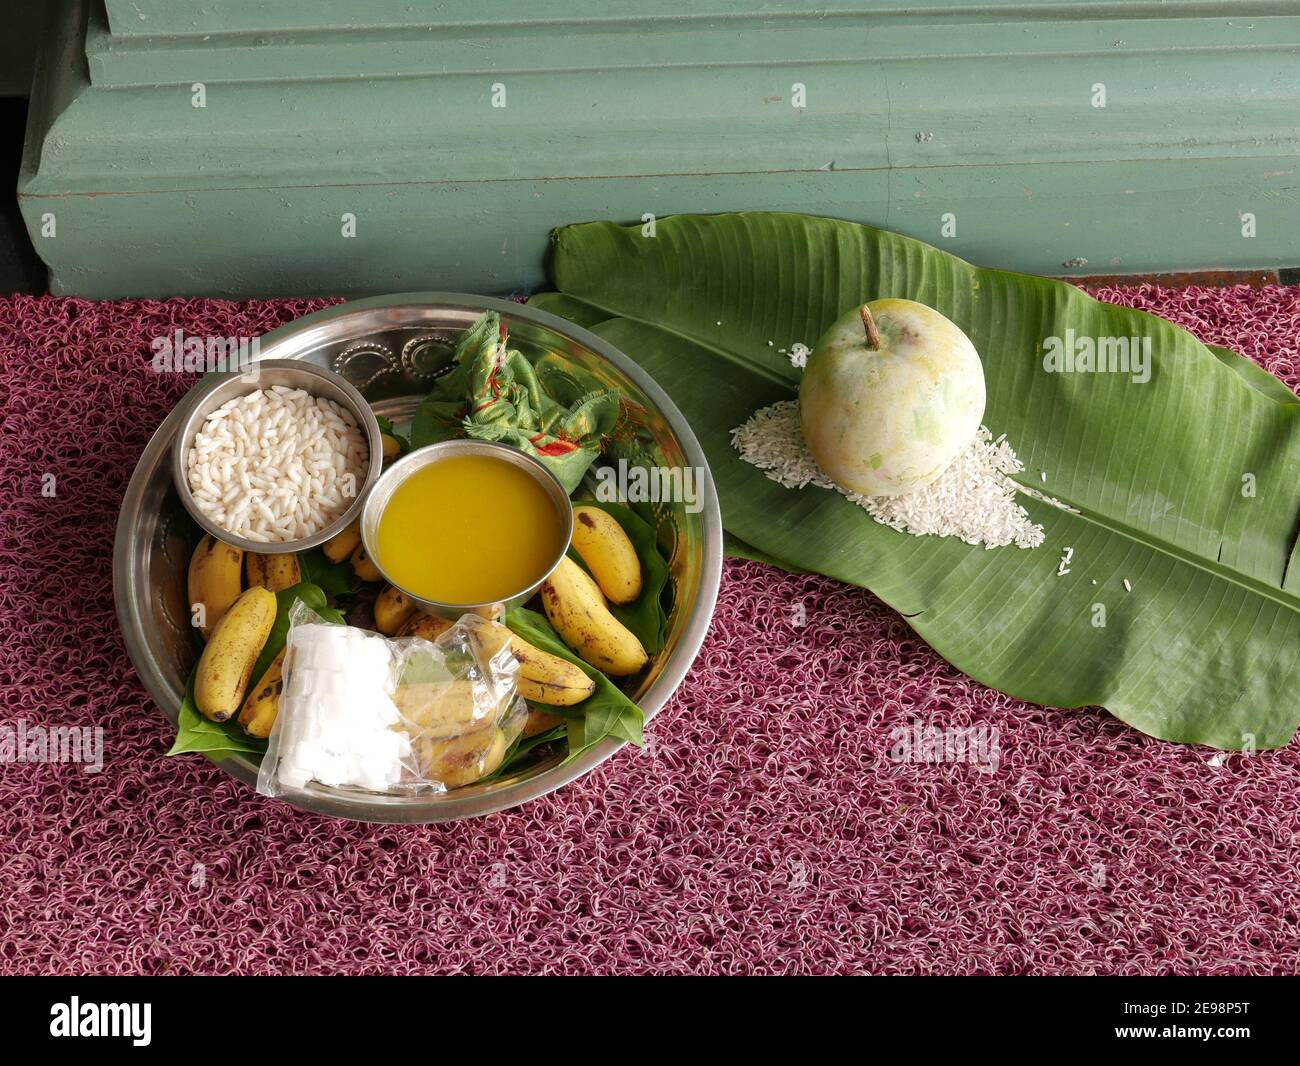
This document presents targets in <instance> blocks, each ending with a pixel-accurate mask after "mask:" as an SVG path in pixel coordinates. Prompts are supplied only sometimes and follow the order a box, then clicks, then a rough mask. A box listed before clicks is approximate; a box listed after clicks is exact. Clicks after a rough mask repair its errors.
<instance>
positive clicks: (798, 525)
mask: <svg viewBox="0 0 1300 1066" xmlns="http://www.w3.org/2000/svg"><path fill="white" fill-rule="evenodd" d="M553 252H554V255H553V257H552V260H551V270H552V277H553V280H554V283H555V286H556V288H557V289H559V290H560V295H559V296H558V297H548V296H545V295H543V296H540V297H535V298H534V301H533V302H534V303H535V304H536V305H537V306H540V307H542V308H543V309H547V310H554V311H555V312H556V313H559V314H570V315H572V314H573V309H574V308H575V307H577V306H581V307H583V308H584V309H585V311H584V313H583V315H581V316H575V317H581V319H582V320H583V321H586V322H588V323H592V324H594V325H593V328H594V329H595V331H596V332H597V333H599V334H600V335H602V336H603V337H605V338H606V339H607V340H609V341H610V342H611V343H613V344H614V345H616V346H617V347H619V348H620V349H622V350H623V351H624V352H626V353H627V354H628V355H629V356H630V357H631V358H632V359H634V360H636V361H637V362H638V363H640V364H641V366H642V367H644V368H645V369H646V370H647V371H648V372H649V373H650V374H651V375H652V376H653V377H654V378H655V379H656V380H657V381H658V382H659V384H660V385H661V386H662V387H663V388H664V389H665V390H666V391H667V392H668V393H669V395H670V396H671V397H672V399H673V400H674V402H675V403H676V404H677V406H678V407H679V408H680V409H681V410H682V412H683V413H684V415H685V416H686V418H687V419H688V420H689V422H690V423H691V426H692V427H693V428H694V430H695V433H696V435H697V436H698V437H699V439H700V442H701V444H702V445H703V447H704V450H705V453H706V454H707V456H708V460H709V463H710V465H711V467H712V470H713V476H714V478H715V479H716V481H717V486H718V492H719V497H720V501H721V505H722V517H723V522H724V524H725V526H726V528H727V529H728V530H729V531H730V532H731V533H732V534H733V535H734V536H735V537H737V538H739V540H740V541H742V542H744V543H745V544H747V545H750V546H752V547H753V548H754V549H756V550H757V551H759V552H762V553H764V554H765V555H767V556H768V557H770V558H771V559H774V560H781V561H782V562H784V563H785V564H786V565H789V566H797V567H802V568H806V569H808V570H814V571H818V572H820V573H823V574H827V575H830V576H832V577H835V578H838V579H841V580H844V581H848V582H852V583H854V584H857V585H862V586H864V587H866V588H869V589H871V590H872V591H873V592H874V593H875V594H876V595H878V596H879V597H880V598H881V599H883V600H885V601H886V602H887V603H889V604H890V605H891V606H893V607H894V608H895V609H896V610H898V611H899V612H900V613H902V614H903V615H904V616H905V617H906V619H907V621H908V623H909V624H910V625H911V626H912V627H913V628H914V629H915V630H916V631H917V633H919V634H920V635H921V637H923V638H924V639H925V640H926V641H928V642H929V643H930V644H931V645H932V646H933V647H934V648H935V649H936V650H937V651H938V652H939V654H941V655H942V656H943V657H944V658H946V659H948V660H949V661H950V662H951V663H953V664H954V665H955V666H957V667H958V668H959V669H961V670H964V671H965V672H966V673H968V674H970V675H971V676H972V677H974V678H976V679H977V680H979V681H981V682H983V683H985V684H988V685H990V686H992V687H994V688H998V689H1001V690H1003V691H1005V692H1008V693H1010V694H1012V695H1014V696H1018V697H1021V698H1023V699H1026V700H1031V701H1034V702H1037V703H1043V704H1050V705H1057V706H1065V707H1075V706H1086V705H1101V706H1103V707H1106V708H1108V709H1109V710H1110V711H1111V712H1112V713H1114V714H1115V715H1116V716H1118V717H1119V718H1121V719H1123V720H1124V721H1125V722H1128V723H1130V724H1131V725H1133V726H1135V727H1136V728H1138V729H1140V730H1142V731H1143V732H1146V733H1149V734H1152V735H1154V736H1157V737H1161V738H1164V739H1167V740H1174V741H1184V742H1199V743H1204V744H1209V745H1213V746H1215V747H1220V748H1226V749H1241V748H1249V747H1251V746H1257V747H1261V748H1265V747H1278V746H1280V745H1283V744H1285V743H1287V741H1288V740H1289V739H1290V738H1291V736H1292V735H1293V734H1294V732H1295V730H1296V726H1297V722H1300V701H1298V700H1296V698H1295V692H1296V690H1297V686H1300V561H1297V560H1298V559H1300V547H1296V526H1297V517H1298V516H1300V477H1297V476H1296V472H1297V470H1300V401H1298V400H1297V398H1296V397H1295V396H1294V395H1292V394H1291V392H1290V391H1289V390H1288V389H1287V388H1286V387H1285V386H1284V385H1283V384H1282V383H1281V382H1279V381H1277V380H1276V379H1274V378H1272V377H1270V376H1269V375H1268V374H1266V373H1264V372H1263V371H1262V370H1260V369H1259V368H1258V367H1256V366H1254V365H1253V364H1251V363H1249V362H1248V361H1247V360H1244V359H1242V358H1241V357H1240V356H1237V355H1234V354H1232V353H1230V352H1227V351H1225V350H1223V349H1211V348H1209V347H1207V346H1206V345H1204V344H1202V343H1201V342H1199V341H1198V340H1196V338H1195V337H1193V336H1192V335H1191V334H1189V333H1187V332H1186V331H1184V330H1182V329H1179V328H1178V327H1176V326H1174V325H1173V324H1172V323H1170V322H1167V321H1165V320H1163V319H1160V318H1158V317H1155V316H1153V315H1150V314H1147V313H1144V312H1141V311H1136V310H1132V309H1129V308H1124V307H1118V306H1114V305H1110V304H1104V303H1100V302H1098V301H1096V300H1094V299H1092V298H1091V297H1089V296H1087V295H1086V294H1085V293H1083V292H1081V291H1080V290H1078V289H1076V288H1074V287H1073V286H1071V285H1068V284H1065V283H1063V282H1058V281H1051V280H1048V279H1046V278H1037V277H1029V276H1026V275H1023V274H1013V273H1008V272H1005V271H998V270H989V269H981V268H977V267H974V266H971V265H970V264H968V263H966V262H963V261H962V260H960V259H957V258H955V257H954V256H951V255H948V254H947V253H945V252H942V251H939V250H937V249H935V248H931V247H929V246H928V245H925V244H922V243H921V242H919V241H915V240H911V239H908V238H905V237H901V236H898V235H897V234H893V233H887V232H884V231H882V230H877V229H873V228H871V227H869V226H862V225H856V224H853V223H848V222H840V221H836V220H832V219H822V218H812V217H808V216H802V215H789V214H768V213H747V214H731V215H717V216H707V217H706V216H678V217H675V218H668V219H660V220H659V221H658V223H657V224H656V235H655V237H654V238H653V239H649V238H645V237H642V236H641V233H640V227H639V226H627V227H625V226H617V225H614V224H612V223H591V224H587V225H580V226H570V227H565V228H563V229H560V230H557V231H556V232H555V234H554V236H553ZM890 296H892V297H902V298H907V299H912V300H918V301H920V302H921V303H924V304H928V305H930V306H931V307H934V308H937V309H938V310H939V311H941V312H942V313H943V314H945V315H947V316H948V317H949V318H950V319H952V320H953V321H954V322H956V324H957V325H958V326H960V327H961V328H962V329H963V330H964V331H965V332H966V333H967V335H968V336H969V337H970V338H971V340H972V341H973V342H974V344H975V347H976V348H977V349H978V350H979V352H980V354H981V356H982V358H983V361H984V372H985V379H986V382H987V386H988V406H987V410H986V413H985V418H984V421H985V424H986V425H988V427H989V428H990V429H991V430H992V432H993V434H994V436H997V435H998V434H1000V433H1006V434H1007V436H1008V439H1009V440H1010V442H1011V444H1012V446H1013V447H1014V448H1015V449H1016V451H1017V452H1018V453H1019V455H1020V457H1021V459H1022V460H1023V461H1024V463H1025V466H1026V470H1025V473H1024V474H1023V475H1021V481H1022V484H1025V485H1027V486H1029V487H1031V488H1034V489H1039V490H1041V491H1043V492H1045V493H1048V494H1050V495H1051V496H1053V497H1056V498H1057V499H1059V500H1061V501H1063V502H1064V503H1065V504H1067V505H1068V506H1069V507H1071V508H1074V509H1075V510H1076V511H1077V512H1078V513H1071V512H1069V511H1066V510H1061V509H1059V508H1056V507H1053V506H1051V505H1049V504H1047V503H1043V502H1040V501H1039V500H1036V499H1030V498H1028V497H1024V498H1023V502H1024V504H1025V507H1026V508H1027V509H1028V510H1029V512H1030V514H1031V516H1032V517H1033V519H1034V520H1035V521H1038V522H1041V523H1042V524H1043V526H1044V530H1045V533H1046V543H1045V544H1044V545H1043V546H1042V547H1039V548H1036V549H1033V550H1028V551H1027V550H1022V549H1018V548H1014V547H1007V548H999V549H994V550H991V551H990V550H987V549H985V548H982V547H972V546H969V545H966V544H964V543H962V542H960V541H958V540H955V539H952V538H936V537H912V536H908V535H906V534H903V533H899V532H896V531H894V530H892V529H889V528H887V527H885V526H882V525H880V524H878V523H876V522H874V521H872V519H871V518H870V517H869V516H868V515H867V514H866V513H865V512H864V511H862V509H861V508H858V507H856V506H854V505H853V504H851V503H849V502H848V501H847V500H845V499H843V498H842V497H840V496H839V495H838V494H837V493H834V492H830V491H828V490H824V489H818V488H805V489H802V490H789V489H784V488H781V487H780V486H779V485H777V484H776V483H775V482H773V481H771V480H769V479H768V478H767V477H765V476H764V474H763V472H762V471H760V470H757V469H756V468H754V467H752V466H750V465H748V464H746V463H744V462H742V461H741V460H740V458H739V457H738V455H737V454H736V452H735V451H734V450H733V448H732V446H731V442H730V432H731V430H732V428H733V427H735V426H738V425H740V424H742V423H743V422H744V421H745V420H746V419H747V418H748V417H749V416H750V415H751V414H752V413H753V412H754V411H756V410H757V409H759V408H760V407H764V406H766V405H768V404H771V403H774V402H777V401H779V400H788V399H791V398H793V397H794V396H795V394H796V390H797V387H798V377H799V372H798V371H797V370H796V369H795V368H794V367H792V366H791V365H790V363H789V361H788V358H787V357H786V356H785V355H782V354H781V352H780V349H781V348H788V347H790V346H791V345H792V344H793V343H794V342H802V343H804V344H807V345H809V346H812V345H814V344H815V343H816V341H817V339H818V337H819V336H820V335H821V333H822V332H823V331H824V330H825V329H826V327H827V326H828V325H829V324H830V323H831V322H833V321H834V320H835V319H836V318H837V317H838V316H839V315H840V314H842V313H843V312H844V311H845V310H846V309H847V308H850V307H852V306H853V305H855V304H857V303H861V302H864V301H867V300H873V299H878V298H882V297H890ZM1067 331H1072V332H1067ZM1071 337H1074V338H1079V337H1087V338H1091V339H1092V342H1093V343H1094V344H1095V343H1096V342H1097V341H1098V340H1101V341H1104V342H1106V343H1107V344H1111V345H1113V344H1115V343H1117V342H1118V340H1119V339H1121V338H1122V339H1124V340H1125V345H1126V348H1127V347H1128V346H1129V345H1131V346H1132V347H1131V348H1129V351H1130V352H1131V353H1132V354H1133V355H1136V356H1138V357H1139V358H1141V355H1142V352H1143V351H1144V349H1145V346H1146V345H1147V344H1148V343H1149V345H1150V364H1149V370H1150V375H1149V380H1145V381H1142V380H1138V379H1139V378H1140V377H1142V376H1143V375H1142V374H1141V373H1140V372H1139V373H1111V372H1106V373H1098V372H1086V371H1076V372H1072V373H1068V372H1067V373H1059V372H1049V371H1048V368H1047V365H1046V364H1045V361H1044V353H1045V351H1047V350H1051V349H1052V348H1054V347H1055V346H1056V344H1058V343H1065V342H1067V341H1068V340H1069V338H1071ZM1053 338H1055V339H1056V340H1053ZM769 342H771V344H770V345H769ZM1113 350H1114V349H1113V348H1112V351H1113ZM1132 366H1133V364H1130V369H1132ZM1043 473H1045V474H1046V479H1045V480H1044V479H1043V477H1042V475H1043ZM1066 548H1072V549H1073V554H1072V562H1071V565H1070V567H1069V569H1070V572H1069V573H1068V574H1066V575H1063V576H1057V572H1056V571H1057V566H1058V562H1059V560H1060V558H1061V556H1062V553H1063V552H1064V551H1065V549H1066ZM1125 581H1127V582H1129V586H1130V587H1131V591H1130V587H1126V586H1125Z"/></svg>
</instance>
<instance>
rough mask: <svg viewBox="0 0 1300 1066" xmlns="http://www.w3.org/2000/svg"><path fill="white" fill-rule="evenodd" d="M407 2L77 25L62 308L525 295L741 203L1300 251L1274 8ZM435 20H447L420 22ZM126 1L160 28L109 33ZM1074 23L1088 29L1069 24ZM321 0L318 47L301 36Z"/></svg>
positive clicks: (56, 255) (44, 167)
mask: <svg viewBox="0 0 1300 1066" xmlns="http://www.w3.org/2000/svg"><path fill="white" fill-rule="evenodd" d="M400 6H401V7H402V9H403V10H404V11H406V15H405V16H403V18H396V17H394V18H393V21H392V22H391V23H389V24H387V25H383V26H379V25H375V24H377V23H381V22H382V21H383V19H385V18H387V17H389V16H394V13H395V12H396V11H397V7H396V6H393V7H391V8H390V7H387V6H385V5H384V4H380V3H372V4H369V5H351V6H350V9H351V10H353V11H356V10H360V11H362V12H363V15H364V17H363V16H358V17H357V18H358V20H359V21H365V20H367V19H368V20H371V21H370V22H369V23H367V25H368V26H370V28H365V29H353V30H345V31H340V30H337V29H335V30H331V29H323V28H321V24H324V23H327V22H328V20H329V18H330V17H334V16H336V15H337V13H338V11H339V10H341V6H340V5H336V4H330V3H326V4H322V5H318V6H314V7H310V8H309V7H308V6H307V5H302V6H299V5H278V4H272V5H264V4H259V3H256V2H253V0H242V2H236V0H229V2H227V0H207V2H205V3H204V4H202V5H198V4H193V3H179V2H178V3H169V4H161V3H160V4H151V3H147V2H144V0H133V2H132V3H131V4H129V5H124V6H123V5H117V4H115V3H113V2H112V0H110V2H109V3H108V5H107V17H105V12H104V9H103V8H101V7H99V6H98V5H87V6H81V7H79V6H78V5H76V4H72V5H70V6H69V8H68V9H67V12H66V14H65V17H64V20H63V22H62V23H61V25H60V28H59V29H58V32H56V33H55V34H53V35H52V37H51V40H50V41H49V42H48V46H47V49H46V52H45V55H44V57H43V61H42V66H41V69H40V71H39V72H38V77H37V92H36V94H35V96H34V98H33V106H32V115H31V126H30V129H29V133H28V143H27V152H26V156H25V160H24V167H23V173H22V175H21V177H20V184H19V193H20V202H21V204H22V209H23V212H24V216H25V217H26V219H27V222H28V226H29V229H30V230H31V232H32V236H33V242H34V243H35V245H36V247H37V250H38V252H39V253H40V254H41V255H42V257H43V258H44V259H45V261H46V262H47V263H48V264H49V266H50V267H51V271H52V285H53V287H54V289H55V290H56V291H60V292H75V293H81V294H84V295H89V296H121V295H135V294H146V295H166V294H171V293H179V294H194V293H213V294H223V295H232V296H244V295H261V294H270V293H273V294H290V293H312V292H340V293H350V294H360V293H371V292H383V291H392V290H394V289H413V288H438V287H441V288H452V289H457V288H459V289H478V290H482V291H490V292H501V291H521V290H526V289H528V288H530V287H532V286H535V285H537V284H538V283H539V282H540V280H541V278H542V253H543V251H544V249H545V243H546V237H547V234H548V232H549V231H550V230H551V229H552V228H553V227H555V226H557V225H562V224H565V223H569V222H576V221H583V220H587V219H591V218H600V217H611V218H616V219H620V220H634V219H638V218H640V217H641V216H642V214H644V213H646V212H652V213H654V214H656V215H658V216H663V215H666V214H670V213H674V212H681V211H725V210H741V209H782V210H795V211H808V212H813V213H820V214H829V215H837V216H840V217H845V218H851V219H856V220H860V221H866V222H871V223H875V224H878V225H885V226H888V227H890V228H893V229H897V230H900V231H901V232H905V233H908V234H910V235H912V236H916V237H919V238H921V239H924V240H929V241H931V242H933V243H938V244H942V245H943V246H944V247H946V248H949V249H950V250H952V251H955V252H956V253H957V254H959V255H963V256H966V257H967V258H970V259H973V260H975V261H977V262H981V263H985V264H990V265H998V266H1005V267H1011V268H1017V269H1023V270H1029V271H1033V272H1038V273H1052V274H1069V273H1076V274H1083V273H1096V272H1099V271H1100V272H1147V271H1157V270H1168V269H1211V268H1233V267H1243V268H1244V267H1266V266H1286V265H1292V264H1294V263H1295V262H1296V261H1297V260H1298V259H1300V255H1298V254H1297V253H1296V251H1295V249H1294V246H1293V234H1294V233H1295V232H1296V228H1297V223H1298V222H1300V181H1297V178H1296V173H1297V171H1296V166H1297V156H1300V133H1298V132H1297V128H1296V125H1297V123H1296V115H1297V113H1300V108H1298V107H1297V105H1298V104H1300V59H1298V57H1300V17H1281V16H1279V15H1278V14H1277V11H1278V10H1279V9H1278V8H1277V6H1276V5H1272V4H1238V5H1231V6H1232V7H1233V9H1234V10H1236V11H1238V12H1241V13H1243V14H1248V15H1250V16H1251V17H1246V18H1241V19H1225V18H1216V17H1211V11H1210V9H1211V8H1216V7H1220V8H1221V7H1222V6H1223V5H1206V4H1196V3H1188V2H1181V0H1179V2H1171V3H1168V4H1161V5H1158V7H1159V9H1160V10H1162V11H1165V12H1168V13H1169V14H1171V15H1175V16H1177V17H1169V18H1163V19H1154V18H1151V17H1149V16H1150V13H1151V11H1153V10H1154V7H1153V5H1150V4H1144V3H1136V4H1130V5H1114V4H1110V5H1101V4H1089V5H1078V4H1074V5H1060V4H1051V3H1035V4H1019V5H1016V4H1012V5H1003V6H1000V7H999V8H997V9H985V8H983V7H982V6H979V7H967V8H953V7H948V6H945V5H939V4H937V3H932V2H923V3H917V4H911V5H908V7H907V8H905V9H904V8H901V7H894V8H891V9H889V10H884V6H883V5H868V6H875V7H876V8H877V9H878V10H876V11H875V12H874V13H873V14H870V15H863V14H862V13H843V12H841V13H830V14H825V13H821V14H816V15H811V14H804V13H796V12H793V11H791V8H792V7H793V5H789V4H781V5H772V4H769V5H766V8H765V14H764V15H763V16H762V17H757V16H752V15H751V16H749V17H742V14H741V13H742V12H743V11H744V10H746V9H747V8H754V7H756V6H757V7H762V5H752V4H750V5H742V4H739V3H736V4H731V3H717V4H710V5H709V6H708V8H707V10H706V11H704V12H703V13H702V14H700V15H699V17H695V18H691V19H682V18H656V17H653V16H656V15H657V14H658V13H660V12H662V11H665V10H667V9H668V7H669V5H667V4H660V3H657V2H647V3H642V4H635V5H633V4H628V5H623V6H621V7H620V6H618V5H612V6H608V10H609V11H610V12H611V13H612V14H613V15H618V16H625V17H620V18H614V19H605V20H598V21H592V22H585V21H581V20H579V21H572V22H567V23H564V24H554V23H550V22H545V21H536V22H529V23H524V22H517V21H510V20H509V19H505V18H503V17H501V16H497V20H498V21H499V22H500V24H499V25H497V26H495V27H492V28H489V29H485V28H484V26H483V25H481V23H482V22H483V21H484V20H485V19H488V18H490V17H492V16H489V15H484V14H482V13H479V14H478V15H475V14H474V9H473V7H472V5H469V4H459V3H449V4H443V5H421V4H409V5H408V4H404V5H400ZM433 6H437V7H439V8H440V9H441V10H442V11H443V12H444V14H446V13H448V12H450V15H447V18H448V22H449V23H454V24H447V25H441V26H436V27H433V28H432V29H431V28H430V27H429V26H428V25H426V24H423V23H418V22H417V21H416V20H418V19H421V18H424V19H427V18H430V17H431V11H432V7H433ZM601 6H602V5H595V4H592V5H588V7H589V8H590V10H592V11H595V10H597V8H598V7H601ZM124 7H125V8H128V9H130V10H132V11H135V10H137V9H138V11H139V12H140V13H141V14H143V15H145V19H144V20H143V21H144V23H145V24H147V25H148V26H150V27H151V30H150V32H149V33H148V34H141V33H140V32H139V31H138V30H134V29H133V30H130V31H126V30H123V29H120V28H119V24H120V23H121V21H122V17H123V12H124ZM778 8H779V9H781V10H780V11H778V10H777V9H778ZM1080 9H1086V10H1087V12H1088V13H1089V14H1090V15H1092V16H1094V17H1091V18H1087V19H1082V20H1079V19H1065V18H1060V17H1057V16H1058V15H1059V14H1060V13H1061V12H1063V11H1071V12H1077V11H1079V10H1080ZM306 10H312V11H315V12H316V17H317V18H318V20H319V21H318V24H317V25H316V26H315V27H314V28H310V29H309V28H308V27H307V26H306V25H289V23H291V22H292V21H293V20H294V19H296V18H299V17H301V13H302V12H303V11H306ZM502 10H503V11H510V10H513V11H515V12H516V14H517V12H518V9H517V8H511V7H507V8H504V9H502ZM583 10H584V8H583V7H582V5H580V4H579V5H576V11H577V13H581V12H582V11H583ZM782 12H784V13H782ZM1017 12H1019V13H1021V14H1024V15H1026V16H1029V15H1032V16H1033V17H1026V18H1025V19H1024V20H1023V21H1020V22H1015V21H1011V19H1012V18H1013V17H1014V16H1015V15H1016V14H1017ZM1121 12H1123V13H1127V14H1128V15H1130V16H1132V15H1134V14H1135V13H1136V14H1140V15H1143V17H1128V18H1124V17H1121ZM217 16H221V18H222V22H221V26H222V27H224V29H221V30H220V31H217V32H213V33H212V34H207V35H205V36H200V37H194V36H188V35H186V34H192V33H193V32H195V29H194V27H197V26H199V24H198V23H195V22H193V21H192V20H193V19H196V18H200V17H201V18H202V19H213V18H216V17H217ZM633 16H635V17H633ZM187 19H189V20H191V21H189V22H187V21H186V20H187ZM274 19H279V20H280V21H279V22H274V23H273V24H268V26H267V27H265V28H266V29H267V31H268V32H266V33H260V34H259V33H255V32H253V28H254V27H255V26H259V25H261V23H259V21H258V20H274ZM457 19H459V21H456V20H457ZM137 21H140V20H137ZM87 23H88V26H87ZM205 26H206V24H205ZM110 27H111V30H110ZM186 27H190V28H189V29H186ZM207 28H212V29H213V30H214V31H215V30H217V27H216V25H213V26H212V27H207ZM170 34H181V35H180V36H170ZM362 75H364V77H363V76H362ZM196 81H198V82H202V83H203V84H204V86H205V92H206V106H205V107H203V108H201V109H199V108H195V107H193V106H192V100H191V86H192V84H193V83H194V82H196ZM496 82H500V83H502V84H504V85H505V87H506V93H507V106H506V107H505V108H504V109H502V108H495V107H493V106H492V91H493V90H492V86H493V84H494V83H496ZM795 82H799V83H802V84H803V85H804V86H805V87H806V94H807V100H806V107H804V108H802V109H796V108H795V107H793V106H791V88H792V85H793V84H794V83H795ZM1097 83H1103V84H1104V85H1105V91H1106V107H1105V108H1096V107H1094V106H1092V100H1091V96H1092V87H1093V86H1094V85H1095V84H1097ZM345 212H346V213H351V214H353V215H355V216H356V218H357V223H356V225H357V236H356V237H354V238H345V237H343V236H342V235H341V232H340V230H341V227H342V221H341V216H342V215H343V214H344V213H345ZM1245 214H1249V215H1253V216H1254V220H1255V229H1254V236H1253V237H1243V235H1242V228H1243V226H1242V216H1243V215H1245ZM51 215H52V216H53V217H54V219H55V223H56V235H55V236H53V237H49V236H47V235H46V232H45V231H46V230H47V229H48V227H47V226H46V225H44V224H43V222H44V221H46V220H48V217H49V216H51ZM948 215H951V216H954V219H955V230H956V231H955V234H951V235H945V234H944V231H943V230H942V229H941V227H942V225H943V219H944V217H945V216H948ZM950 228H951V227H950ZM1067 264H1070V265H1067Z"/></svg>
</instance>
